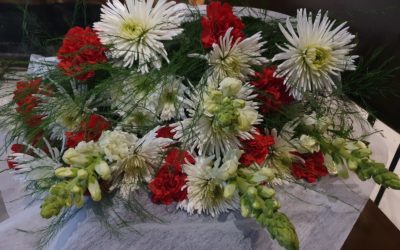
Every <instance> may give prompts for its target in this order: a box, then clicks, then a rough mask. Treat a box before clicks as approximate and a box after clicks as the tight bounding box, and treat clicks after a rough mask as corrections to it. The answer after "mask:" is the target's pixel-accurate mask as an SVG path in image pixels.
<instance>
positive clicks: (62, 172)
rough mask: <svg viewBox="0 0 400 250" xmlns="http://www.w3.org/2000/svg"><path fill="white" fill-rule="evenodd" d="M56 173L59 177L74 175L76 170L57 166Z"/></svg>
mask: <svg viewBox="0 0 400 250" xmlns="http://www.w3.org/2000/svg"><path fill="white" fill-rule="evenodd" d="M55 175H56V176H57V177H74V176H75V175H76V172H75V171H73V169H72V168H57V169H56V170H55Z"/></svg>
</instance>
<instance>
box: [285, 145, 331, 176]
mask: <svg viewBox="0 0 400 250" xmlns="http://www.w3.org/2000/svg"><path fill="white" fill-rule="evenodd" d="M294 154H296V155H298V156H300V157H301V158H303V159H304V161H305V163H304V165H303V164H301V163H298V162H296V163H293V164H292V175H293V176H294V177H295V178H296V179H304V180H306V181H307V182H309V183H313V182H316V181H317V179H318V178H319V177H322V176H325V175H327V174H328V170H327V168H326V167H325V165H324V155H323V154H322V153H321V152H315V153H313V154H300V153H294Z"/></svg>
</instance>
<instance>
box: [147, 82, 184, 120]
mask: <svg viewBox="0 0 400 250" xmlns="http://www.w3.org/2000/svg"><path fill="white" fill-rule="evenodd" d="M187 92H188V88H187V87H186V86H185V85H184V84H183V83H182V81H181V80H180V79H178V78H175V77H167V78H166V79H165V80H164V81H163V82H162V83H161V84H160V86H157V88H156V90H155V91H154V93H153V94H152V95H150V96H149V98H148V99H149V102H148V105H149V107H153V109H154V112H155V114H156V115H157V116H158V117H160V120H161V121H169V120H171V119H173V118H184V117H185V112H184V107H183V105H182V102H183V99H184V95H185V93H187Z"/></svg>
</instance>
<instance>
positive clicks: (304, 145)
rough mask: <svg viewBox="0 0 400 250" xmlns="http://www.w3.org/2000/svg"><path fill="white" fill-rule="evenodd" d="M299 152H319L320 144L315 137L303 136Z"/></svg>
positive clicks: (299, 142) (300, 140) (298, 148)
mask: <svg viewBox="0 0 400 250" xmlns="http://www.w3.org/2000/svg"><path fill="white" fill-rule="evenodd" d="M297 150H298V151H299V152H300V153H314V152H318V151H319V143H318V141H317V140H315V139H314V138H313V137H311V136H308V135H301V136H300V139H299V140H298V147H297Z"/></svg>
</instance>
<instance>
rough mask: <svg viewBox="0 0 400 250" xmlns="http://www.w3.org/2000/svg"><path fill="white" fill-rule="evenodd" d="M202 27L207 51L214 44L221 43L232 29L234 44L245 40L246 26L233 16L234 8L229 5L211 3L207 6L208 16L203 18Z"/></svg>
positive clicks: (204, 45)
mask: <svg viewBox="0 0 400 250" xmlns="http://www.w3.org/2000/svg"><path fill="white" fill-rule="evenodd" d="M201 26H202V29H203V30H202V32H201V43H202V44H203V47H204V48H206V49H209V48H211V47H212V45H213V44H214V43H219V38H220V37H221V36H224V35H225V33H226V31H227V30H228V29H229V28H231V27H232V28H233V29H232V32H231V36H232V37H233V42H235V41H236V40H238V39H242V38H244V34H243V29H244V24H243V23H242V21H241V20H240V19H239V18H238V17H237V16H235V15H234V14H233V11H232V6H230V5H229V4H228V3H224V4H222V3H220V2H212V3H210V4H209V5H208V6H207V16H206V17H202V18H201Z"/></svg>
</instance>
